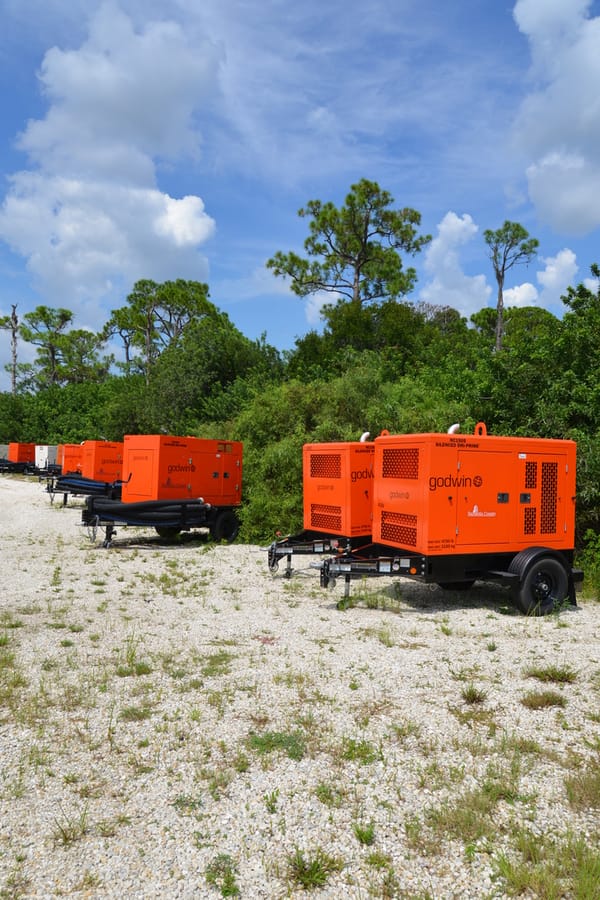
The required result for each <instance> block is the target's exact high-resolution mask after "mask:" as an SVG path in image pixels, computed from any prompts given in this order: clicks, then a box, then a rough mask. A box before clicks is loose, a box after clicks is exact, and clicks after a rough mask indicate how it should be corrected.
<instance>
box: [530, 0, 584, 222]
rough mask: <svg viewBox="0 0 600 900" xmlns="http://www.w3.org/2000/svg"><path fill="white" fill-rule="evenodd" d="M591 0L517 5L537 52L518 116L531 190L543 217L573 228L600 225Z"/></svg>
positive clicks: (532, 1)
mask: <svg viewBox="0 0 600 900" xmlns="http://www.w3.org/2000/svg"><path fill="white" fill-rule="evenodd" d="M591 5H592V4H591V0H518V2H517V3H516V5H515V7H514V11H513V14H514V18H515V21H516V23H517V25H518V27H519V29H520V30H521V32H522V33H523V34H525V35H526V36H527V38H528V40H529V43H530V47H531V53H532V60H533V65H532V71H531V85H532V86H531V90H530V91H529V93H528V94H527V96H526V97H525V99H524V100H523V102H522V104H521V108H520V110H519V112H518V115H517V117H516V121H515V136H516V140H517V143H518V144H519V145H520V146H521V148H522V149H523V150H524V152H525V154H526V155H527V156H528V157H529V159H530V160H531V163H530V165H529V166H528V168H527V179H528V184H529V193H530V197H531V200H532V201H533V203H534V204H535V206H536V209H537V212H538V215H539V217H540V220H541V221H543V222H545V223H547V224H549V225H551V226H552V227H553V228H554V229H555V230H557V231H560V232H563V233H568V234H573V235H582V234H587V233H589V232H590V231H591V230H593V229H594V228H596V227H597V226H598V225H600V205H599V204H598V203H597V202H596V198H597V196H598V193H599V190H600V17H590V16H589V10H590V7H591Z"/></svg>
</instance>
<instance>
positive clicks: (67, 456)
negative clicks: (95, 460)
mask: <svg viewBox="0 0 600 900" xmlns="http://www.w3.org/2000/svg"><path fill="white" fill-rule="evenodd" d="M82 456H83V450H82V444H59V445H58V450H57V453H56V458H57V462H58V464H59V466H60V467H61V474H63V475H72V474H74V473H77V474H79V475H81V461H82Z"/></svg>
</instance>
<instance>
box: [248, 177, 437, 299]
mask: <svg viewBox="0 0 600 900" xmlns="http://www.w3.org/2000/svg"><path fill="white" fill-rule="evenodd" d="M393 203H394V198H393V197H392V195H391V194H389V193H388V192H387V191H384V190H382V189H381V188H380V187H379V185H378V184H377V183H376V182H374V181H368V180H367V179H364V178H363V179H362V180H361V181H359V182H358V183H357V184H353V185H352V186H351V189H350V193H349V194H348V195H347V197H346V201H345V203H344V205H343V206H341V207H339V208H337V207H336V206H334V204H333V203H331V202H327V203H323V202H322V201H320V200H310V201H309V202H308V203H307V204H306V206H305V207H304V208H302V209H300V210H299V212H298V215H299V216H300V217H302V218H305V217H306V218H309V219H310V221H309V231H310V234H309V236H308V237H307V238H306V240H305V241H304V249H305V251H306V253H307V257H308V258H306V257H301V256H299V255H298V254H297V253H294V252H293V251H290V252H288V253H282V252H281V251H278V252H277V253H276V254H275V255H274V256H273V257H272V258H271V259H269V260H268V261H267V264H266V265H267V268H269V269H271V270H272V271H273V272H274V273H275V275H277V276H283V277H287V278H289V279H290V285H291V288H292V290H293V291H294V293H295V294H298V296H300V297H305V296H307V295H308V294H314V293H318V292H319V291H325V292H328V293H333V294H336V295H337V296H338V297H342V298H345V299H346V300H350V301H351V302H352V303H354V304H355V305H359V304H365V303H369V302H370V301H372V300H377V299H382V298H386V299H391V300H396V299H397V298H398V297H402V296H405V295H406V294H408V293H410V291H411V290H412V288H413V287H414V284H415V282H416V277H417V276H416V271H415V270H414V269H413V268H408V269H405V268H404V266H403V261H402V257H401V255H400V251H402V252H403V253H407V254H410V255H413V254H415V253H417V252H418V251H419V250H421V249H422V248H423V247H424V246H425V245H426V244H427V243H428V241H430V240H431V237H430V236H429V235H422V236H419V235H418V234H417V228H418V226H419V225H420V224H421V216H420V213H418V212H417V211H416V210H414V209H410V208H404V209H392V208H391V207H392V204H393Z"/></svg>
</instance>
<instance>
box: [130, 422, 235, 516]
mask: <svg viewBox="0 0 600 900" xmlns="http://www.w3.org/2000/svg"><path fill="white" fill-rule="evenodd" d="M242 448H243V445H242V443H241V442H240V441H217V440H207V439H203V438H194V437H172V436H170V435H164V434H136V435H130V434H126V435H125V438H124V439H123V482H124V483H123V487H122V490H121V499H122V500H123V502H124V503H138V502H142V501H144V500H187V499H198V498H200V497H201V498H202V499H203V500H205V501H206V503H211V504H212V505H213V506H238V505H239V504H240V503H241V500H242Z"/></svg>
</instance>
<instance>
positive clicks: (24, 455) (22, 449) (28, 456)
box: [8, 441, 35, 463]
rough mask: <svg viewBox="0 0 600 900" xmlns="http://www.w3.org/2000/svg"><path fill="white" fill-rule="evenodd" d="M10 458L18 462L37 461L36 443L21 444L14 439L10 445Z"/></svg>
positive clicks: (11, 460) (10, 460)
mask: <svg viewBox="0 0 600 900" xmlns="http://www.w3.org/2000/svg"><path fill="white" fill-rule="evenodd" d="M8 460H9V462H16V463H35V444H20V443H18V442H17V441H13V442H12V443H10V444H9V445H8Z"/></svg>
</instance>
